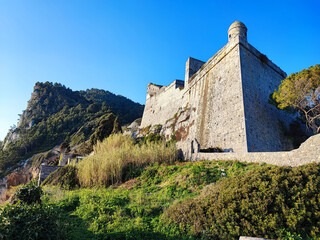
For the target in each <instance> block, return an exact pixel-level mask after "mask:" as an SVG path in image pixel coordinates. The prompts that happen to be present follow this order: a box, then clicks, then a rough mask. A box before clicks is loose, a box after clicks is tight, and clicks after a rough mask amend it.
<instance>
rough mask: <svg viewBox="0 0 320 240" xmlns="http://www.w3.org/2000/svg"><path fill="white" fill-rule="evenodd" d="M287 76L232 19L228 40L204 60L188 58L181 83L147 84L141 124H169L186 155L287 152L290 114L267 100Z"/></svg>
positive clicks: (241, 25) (177, 81) (242, 27)
mask: <svg viewBox="0 0 320 240" xmlns="http://www.w3.org/2000/svg"><path fill="white" fill-rule="evenodd" d="M286 76H287V75H286V73H285V72H284V71H282V70H281V69H280V68H279V67H278V66H276V65H275V64H274V63H272V62H271V61H270V60H269V59H268V58H267V57H266V55H264V54H262V53H260V52H259V51H258V50H257V49H255V48H254V47H253V46H251V45H250V44H249V43H248V41H247V28H246V26H245V25H244V24H243V23H241V22H238V21H235V22H234V23H232V24H231V26H230V27H229V30H228V43H227V44H226V45H225V46H224V47H223V48H222V49H220V50H219V51H218V52H217V53H216V54H215V55H214V56H213V57H211V58H210V59H209V60H208V61H207V62H202V61H200V60H197V59H194V58H191V57H190V58H189V59H188V60H187V62H186V68H185V80H184V81H182V80H175V81H174V82H172V83H171V84H170V85H169V86H160V85H155V84H151V83H150V84H148V87H147V99H146V104H145V109H144V113H143V117H142V122H141V126H140V127H141V128H144V127H147V126H149V125H162V126H167V128H168V123H169V124H170V126H171V128H172V131H171V133H172V132H173V133H174V134H175V135H176V139H177V140H178V141H179V144H178V145H179V147H180V148H181V149H182V151H183V152H184V155H185V157H187V158H191V154H193V153H195V152H199V149H210V148H217V147H218V148H219V149H223V151H224V152H232V153H237V154H246V153H250V152H255V153H257V152H276V151H283V150H291V149H292V147H291V146H290V144H289V142H288V140H287V139H286V137H285V136H284V132H283V127H284V126H283V124H284V125H286V124H289V122H290V117H289V116H288V115H287V114H286V113H284V112H283V111H280V110H278V109H277V108H276V107H275V106H273V105H272V104H270V103H269V98H270V94H272V93H273V92H274V90H275V89H277V88H278V86H279V85H280V83H281V81H282V80H283V79H284V78H285V77H286ZM166 132H167V130H166V128H164V129H162V133H164V135H166V134H165V133H166ZM169 132H170V131H169ZM171 133H170V134H171ZM166 137H167V138H168V137H169V136H166ZM196 149H198V150H196ZM186 155H187V156H186ZM206 156H209V155H206ZM231 156H235V155H231ZM206 158H209V157H206Z"/></svg>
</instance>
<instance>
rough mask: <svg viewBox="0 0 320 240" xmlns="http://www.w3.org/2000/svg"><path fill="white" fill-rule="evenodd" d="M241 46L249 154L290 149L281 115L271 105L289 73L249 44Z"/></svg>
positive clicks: (243, 43) (242, 43) (241, 44)
mask: <svg viewBox="0 0 320 240" xmlns="http://www.w3.org/2000/svg"><path fill="white" fill-rule="evenodd" d="M239 46H240V59H241V78H242V86H243V101H244V109H245V119H246V135H247V144H248V151H249V152H255V151H259V152H263V151H281V150H284V149H288V148H289V149H290V147H289V146H288V143H287V142H286V141H285V137H284V135H283V130H282V129H281V124H280V123H279V120H280V119H281V116H280V115H281V113H280V111H279V110H277V109H276V107H275V106H273V105H271V104H269V103H268V100H269V96H270V94H272V93H273V92H274V90H275V89H277V88H278V86H279V85H280V83H281V81H282V80H283V79H284V78H285V77H286V74H285V73H284V72H283V71H282V70H281V69H280V68H278V67H277V66H276V65H274V64H273V63H272V62H271V61H270V60H268V59H267V58H266V56H265V55H262V54H261V53H260V52H259V51H257V50H256V49H255V48H254V47H252V46H251V45H250V44H248V43H247V42H240V45H239ZM283 122H284V123H286V122H288V121H283Z"/></svg>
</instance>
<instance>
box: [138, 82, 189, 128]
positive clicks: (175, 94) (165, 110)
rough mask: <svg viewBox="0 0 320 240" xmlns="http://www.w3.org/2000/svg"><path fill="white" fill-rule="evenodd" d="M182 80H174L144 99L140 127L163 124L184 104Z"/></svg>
mask: <svg viewBox="0 0 320 240" xmlns="http://www.w3.org/2000/svg"><path fill="white" fill-rule="evenodd" d="M183 93H184V88H183V81H181V80H175V81H174V82H173V83H171V84H170V85H169V86H167V87H166V86H163V87H161V88H159V91H158V92H156V91H154V92H153V95H152V96H151V97H149V98H147V100H146V105H145V108H144V112H143V118H142V122H141V125H140V127H142V128H143V127H147V126H148V125H156V124H164V123H165V122H166V121H167V120H168V119H170V118H173V116H174V114H175V113H176V112H178V110H179V109H181V108H183V106H184V105H185V99H184V96H183Z"/></svg>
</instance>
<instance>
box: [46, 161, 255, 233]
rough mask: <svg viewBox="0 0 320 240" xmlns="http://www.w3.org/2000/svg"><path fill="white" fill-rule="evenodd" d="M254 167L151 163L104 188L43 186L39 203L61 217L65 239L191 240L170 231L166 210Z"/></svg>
mask: <svg viewBox="0 0 320 240" xmlns="http://www.w3.org/2000/svg"><path fill="white" fill-rule="evenodd" d="M256 167H260V166H259V165H257V164H243V163H239V162H231V161H228V162H223V161H212V162H209V161H202V162H188V163H186V162H175V163H172V164H169V163H161V164H158V163H154V164H152V165H151V166H147V167H145V169H144V170H143V171H142V172H141V175H140V176H139V177H137V178H135V179H131V180H130V181H127V182H125V183H122V184H117V185H112V186H110V187H108V188H104V187H99V188H97V187H96V188H90V189H84V188H82V189H78V190H74V191H66V190H62V189H60V188H57V187H50V186H47V187H45V196H44V200H43V202H44V203H45V204H54V205H55V206H59V207H60V208H61V209H63V211H64V212H65V226H66V229H65V231H66V232H67V239H193V237H190V236H186V235H181V234H180V233H179V231H178V230H177V229H175V228H168V227H167V226H166V225H165V224H164V223H163V222H162V220H161V216H162V214H163V213H164V211H166V209H167V208H169V207H170V206H171V205H172V204H174V203H178V202H181V201H184V200H186V199H193V198H195V197H197V196H199V194H200V193H201V192H202V191H205V189H206V186H208V185H210V184H215V183H216V182H219V181H221V180H223V179H225V178H228V177H231V176H235V175H241V174H243V173H245V172H247V171H248V170H250V169H252V168H256Z"/></svg>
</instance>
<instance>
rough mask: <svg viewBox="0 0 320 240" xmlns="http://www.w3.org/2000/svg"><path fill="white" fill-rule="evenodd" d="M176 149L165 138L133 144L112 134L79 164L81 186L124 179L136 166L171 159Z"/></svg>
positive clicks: (132, 140)
mask: <svg viewBox="0 0 320 240" xmlns="http://www.w3.org/2000/svg"><path fill="white" fill-rule="evenodd" d="M176 157H177V151H176V149H175V146H174V145H169V146H167V145H166V143H165V141H163V140H160V141H157V142H146V143H145V144H136V143H135V140H134V139H132V138H131V137H130V136H123V135H121V134H115V135H111V136H110V137H108V138H107V139H105V140H104V141H103V142H98V144H97V145H96V146H95V147H94V155H93V156H89V157H87V158H86V159H84V160H83V161H82V162H81V163H80V164H79V165H78V169H79V180H80V184H81V186H86V187H90V186H107V185H110V184H115V183H119V182H121V181H123V180H127V179H128V178H130V176H132V174H133V175H134V172H132V171H134V170H135V169H138V168H141V167H144V166H146V165H148V164H153V163H156V162H157V163H163V162H167V163H170V162H173V161H174V160H176Z"/></svg>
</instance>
